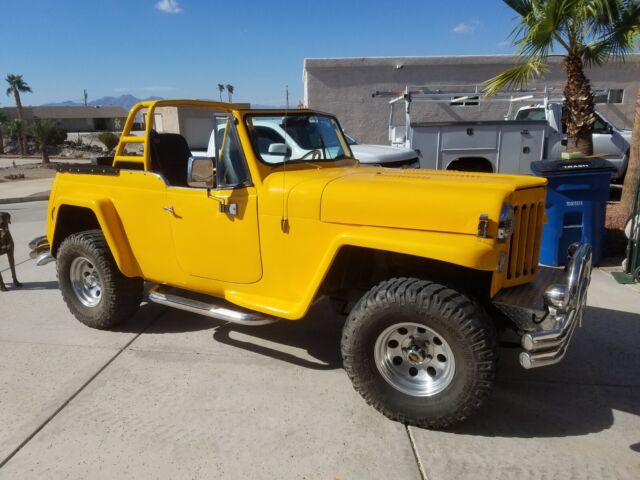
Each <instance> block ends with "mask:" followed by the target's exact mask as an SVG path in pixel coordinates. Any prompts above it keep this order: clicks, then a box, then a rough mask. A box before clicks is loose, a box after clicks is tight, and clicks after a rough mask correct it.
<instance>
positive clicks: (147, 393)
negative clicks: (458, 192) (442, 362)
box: [0, 202, 640, 480]
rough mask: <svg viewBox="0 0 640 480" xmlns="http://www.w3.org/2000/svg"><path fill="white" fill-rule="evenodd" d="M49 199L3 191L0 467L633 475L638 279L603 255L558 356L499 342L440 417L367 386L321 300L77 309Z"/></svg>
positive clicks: (97, 474)
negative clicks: (65, 286) (386, 411)
mask: <svg viewBox="0 0 640 480" xmlns="http://www.w3.org/2000/svg"><path fill="white" fill-rule="evenodd" d="M45 208H46V203H44V202H30V203H21V204H9V205H2V206H0V210H4V211H9V212H10V213H11V214H12V216H13V224H12V233H13V236H14V238H15V240H16V260H17V262H18V276H19V279H20V281H22V282H23V284H24V288H23V289H21V290H15V289H13V288H12V285H11V284H10V280H11V279H10V274H9V272H8V269H7V261H6V257H0V270H2V273H3V276H4V280H5V282H6V283H7V284H8V286H9V287H10V291H9V292H6V293H0V365H1V366H2V367H1V369H0V478H1V479H5V478H6V479H31V478H47V479H58V478H71V479H75V478H92V479H102V478H104V479H113V478H137V479H146V478H172V479H181V478H185V479H186V478H189V479H193V478H207V479H210V478H225V479H226V478H229V479H236V478H237V479H246V478H255V479H275V478H278V479H299V478H305V479H327V480H334V479H341V480H346V479H391V478H392V479H429V480H446V479H474V480H478V479H511V478H514V479H516V478H517V479H569V478H571V479H629V480H637V479H638V478H640V348H638V343H639V341H640V292H638V291H637V290H634V289H632V288H630V287H627V286H620V285H617V284H616V283H615V282H614V281H613V279H612V278H611V277H610V276H609V275H608V274H607V273H605V272H603V271H600V270H595V271H594V274H593V282H592V288H591V290H590V293H589V308H588V311H587V314H586V317H585V319H584V322H583V328H581V329H580V330H578V331H577V333H576V335H575V338H574V341H573V344H572V345H571V348H570V350H569V353H568V354H567V357H566V358H565V360H564V361H563V363H561V364H560V365H556V366H553V367H549V368H544V369H539V370H535V371H526V370H523V369H522V368H520V367H519V366H518V364H517V351H513V350H504V351H502V352H501V359H500V372H499V377H498V382H497V386H496V389H495V392H494V393H493V395H492V396H491V397H490V399H489V400H488V401H487V403H486V405H485V407H483V409H482V410H481V411H480V413H479V414H478V415H477V416H476V417H474V418H473V419H471V420H470V421H468V422H466V423H464V424H462V425H459V426H457V427H455V428H454V429H453V430H451V431H447V432H433V431H428V430H422V429H416V428H412V427H410V428H407V427H405V426H404V425H401V424H399V423H395V422H391V421H389V420H387V419H386V418H384V417H382V416H381V415H380V414H378V413H377V412H376V411H374V410H373V409H371V408H370V407H368V406H367V405H366V404H365V402H364V401H363V400H361V399H360V397H359V396H358V395H357V394H356V393H355V392H354V390H353V388H352V387H351V384H350V382H349V380H348V378H347V377H346V375H345V373H344V372H343V370H342V368H341V360H340V354H339V338H340V329H341V323H342V322H343V320H342V319H341V318H339V317H336V316H334V315H333V314H332V313H331V312H330V310H329V308H327V305H325V304H322V303H321V304H319V305H318V306H317V307H315V308H314V309H313V311H312V312H311V313H310V315H309V316H308V317H307V318H305V319H304V320H302V321H300V322H280V323H277V324H274V325H269V326H264V327H253V328H248V327H238V326H233V325H230V324H225V323H223V322H218V321H215V320H212V319H208V318H205V317H201V316H198V315H194V314H188V313H185V312H179V311H175V310H169V309H165V308H163V307H160V306H157V305H153V304H149V305H147V304H145V305H143V306H142V308H141V310H140V312H139V313H138V314H137V315H136V317H135V318H133V319H132V320H131V321H129V322H127V323H125V324H124V325H121V326H120V327H119V328H118V329H117V330H115V331H109V332H105V331H97V330H92V329H89V328H87V327H85V326H83V325H81V324H80V323H79V322H78V321H76V320H75V319H74V318H73V317H72V316H71V314H70V313H69V312H68V310H67V308H66V306H65V305H64V303H63V301H62V298H61V296H60V292H59V291H58V287H57V281H56V275H55V266H54V264H50V265H47V266H45V267H40V268H38V267H36V266H35V264H34V263H33V262H32V261H30V260H28V249H27V246H26V244H27V242H28V241H29V240H30V239H31V238H33V237H35V236H37V235H40V234H42V233H43V232H44V215H45Z"/></svg>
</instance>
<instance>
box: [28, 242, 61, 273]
mask: <svg viewBox="0 0 640 480" xmlns="http://www.w3.org/2000/svg"><path fill="white" fill-rule="evenodd" d="M29 248H30V249H31V252H30V253H29V257H30V258H32V259H34V260H35V261H36V265H37V266H39V267H41V266H43V265H46V264H47V263H51V262H55V261H56V259H55V258H53V255H51V246H50V245H49V241H48V240H47V237H45V236H41V237H36V238H34V239H33V240H31V241H30V242H29Z"/></svg>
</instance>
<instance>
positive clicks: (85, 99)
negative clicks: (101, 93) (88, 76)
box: [84, 88, 89, 107]
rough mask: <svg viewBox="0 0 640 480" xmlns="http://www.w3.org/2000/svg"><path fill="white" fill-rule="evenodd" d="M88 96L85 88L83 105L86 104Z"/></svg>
mask: <svg viewBox="0 0 640 480" xmlns="http://www.w3.org/2000/svg"><path fill="white" fill-rule="evenodd" d="M88 98H89V94H88V93H87V89H86V88H85V89H84V106H85V107H86V106H87V99H88Z"/></svg>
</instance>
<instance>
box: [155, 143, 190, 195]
mask: <svg viewBox="0 0 640 480" xmlns="http://www.w3.org/2000/svg"><path fill="white" fill-rule="evenodd" d="M149 143H150V145H151V152H150V153H151V168H152V170H153V171H154V172H157V173H159V174H161V175H163V176H164V178H166V179H167V182H169V185H173V186H176V187H188V186H189V185H188V184H187V168H188V165H189V157H191V150H190V149H189V145H188V144H187V141H186V140H185V138H184V137H183V136H182V135H180V134H178V133H157V132H151V135H150V138H149Z"/></svg>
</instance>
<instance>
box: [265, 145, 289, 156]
mask: <svg viewBox="0 0 640 480" xmlns="http://www.w3.org/2000/svg"><path fill="white" fill-rule="evenodd" d="M288 152H289V149H288V148H287V144H286V143H272V144H271V145H269V154H270V155H282V156H284V155H286V154H287V153H288Z"/></svg>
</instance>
